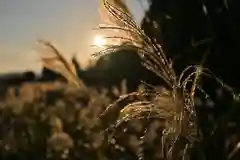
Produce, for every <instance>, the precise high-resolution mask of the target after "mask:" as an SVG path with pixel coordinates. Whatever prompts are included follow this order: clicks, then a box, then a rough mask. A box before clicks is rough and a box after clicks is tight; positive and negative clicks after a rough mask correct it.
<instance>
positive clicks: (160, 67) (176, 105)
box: [94, 0, 202, 159]
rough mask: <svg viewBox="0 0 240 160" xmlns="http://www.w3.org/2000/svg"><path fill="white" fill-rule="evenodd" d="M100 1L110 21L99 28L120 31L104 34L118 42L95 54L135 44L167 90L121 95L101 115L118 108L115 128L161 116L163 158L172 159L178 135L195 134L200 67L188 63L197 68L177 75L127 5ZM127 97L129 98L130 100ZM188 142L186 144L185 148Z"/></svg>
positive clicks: (148, 67)
mask: <svg viewBox="0 0 240 160" xmlns="http://www.w3.org/2000/svg"><path fill="white" fill-rule="evenodd" d="M101 2H102V3H101V8H100V10H101V15H103V17H102V18H103V20H104V19H106V17H108V19H110V22H111V23H108V24H107V25H100V26H99V29H100V30H102V31H116V30H118V31H120V32H117V33H121V34H120V35H119V34H117V35H116V36H107V37H105V38H106V39H119V41H120V42H121V43H120V44H115V43H108V44H106V48H107V49H105V50H102V51H100V52H98V53H96V54H94V55H95V56H96V55H97V56H101V55H105V54H109V53H111V52H113V51H115V50H117V49H119V48H120V47H130V48H134V49H136V51H137V54H139V56H140V57H141V58H142V62H143V65H144V66H145V67H146V68H147V69H149V70H150V71H152V72H154V73H155V74H156V75H158V76H159V77H160V78H162V79H163V80H164V81H165V82H166V84H167V86H166V88H167V90H162V91H157V90H154V88H153V91H151V92H149V91H142V92H136V93H131V94H128V95H124V96H121V97H120V99H119V100H117V101H116V102H115V103H114V104H112V105H110V106H109V107H108V108H107V109H106V110H105V111H104V112H103V114H102V115H101V116H104V115H106V114H108V113H109V112H110V111H111V110H114V109H115V110H118V111H119V116H118V119H117V121H116V123H115V125H114V127H115V128H117V127H118V126H119V125H121V124H122V123H123V122H126V121H130V120H133V119H151V118H158V119H163V120H164V121H165V127H164V129H163V136H162V141H163V143H164V144H163V146H164V147H163V148H165V149H164V150H165V156H166V158H168V159H171V157H172V152H173V150H174V149H175V148H174V146H175V144H176V142H177V141H178V140H179V138H180V137H184V138H186V139H189V141H190V139H192V137H194V136H197V135H196V133H197V132H196V118H195V109H194V101H193V99H194V98H193V97H194V95H195V90H196V89H197V83H198V79H199V77H200V75H201V74H202V70H199V69H198V70H197V67H194V66H191V67H192V68H196V70H195V71H194V72H192V73H191V74H190V75H189V76H185V72H186V71H183V73H182V74H181V75H180V76H179V77H178V76H177V75H176V73H175V71H174V70H173V68H172V64H171V61H170V60H169V59H168V58H167V57H166V55H165V54H164V52H163V50H162V48H161V45H159V44H157V43H156V41H155V40H153V39H151V38H150V37H148V36H147V35H146V34H145V33H144V31H143V30H142V29H141V28H140V27H139V26H138V25H137V24H136V23H135V21H134V20H133V18H132V16H131V14H130V13H129V11H128V10H127V9H126V8H123V7H121V5H119V4H117V3H114V1H109V0H101ZM108 22H109V21H108ZM114 33H116V32H114ZM114 33H113V34H114ZM108 42H110V41H108ZM191 67H189V68H191ZM189 68H187V69H186V70H188V69H189ZM133 74H134V73H133ZM183 77H187V78H183ZM189 84H190V85H191V87H190V88H189V87H188V86H189ZM149 95H151V97H152V98H150V99H149V98H144V100H143V99H142V98H143V97H147V96H148V97H149ZM133 97H134V98H133ZM140 97H141V98H140ZM133 99H134V100H133ZM129 100H131V101H130V102H129ZM123 101H128V102H129V103H128V104H127V105H123V106H122V105H121V104H124V103H123ZM101 116H100V118H101ZM188 146H189V145H186V148H187V147H188ZM184 153H185V152H184Z"/></svg>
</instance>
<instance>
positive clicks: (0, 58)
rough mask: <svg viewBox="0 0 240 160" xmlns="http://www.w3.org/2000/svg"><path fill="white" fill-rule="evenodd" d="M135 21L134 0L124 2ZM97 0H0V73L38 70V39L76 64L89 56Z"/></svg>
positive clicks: (137, 14)
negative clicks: (76, 59) (47, 43)
mask: <svg viewBox="0 0 240 160" xmlns="http://www.w3.org/2000/svg"><path fill="white" fill-rule="evenodd" d="M127 5H128V6H129V8H130V10H131V11H132V14H133V15H134V17H135V18H136V21H137V22H139V21H140V20H141V18H142V17H143V15H144V11H143V8H142V6H141V5H140V3H139V2H138V0H127ZM98 6H99V0H0V74H1V73H8V72H19V71H24V70H33V71H40V70H41V64H40V61H39V60H40V56H39V54H38V53H37V52H36V45H37V40H38V39H41V38H43V39H46V40H49V41H51V42H53V44H54V45H55V46H56V47H57V48H58V49H59V50H60V51H61V52H62V53H63V54H64V56H66V57H70V56H71V55H72V54H76V55H77V58H78V60H79V61H80V62H82V61H84V60H86V59H87V58H89V57H90V54H91V47H90V45H91V44H92V41H93V38H94V36H95V34H96V33H95V32H93V30H92V28H94V27H96V26H97V25H98V24H99V22H101V21H100V15H99V13H98Z"/></svg>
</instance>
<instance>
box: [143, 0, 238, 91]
mask: <svg viewBox="0 0 240 160" xmlns="http://www.w3.org/2000/svg"><path fill="white" fill-rule="evenodd" d="M149 2H150V8H149V10H148V11H147V12H146V16H145V18H144V19H143V21H142V28H143V29H144V31H145V32H146V33H147V34H148V35H149V36H151V37H155V38H156V39H157V41H158V42H159V43H160V44H162V46H163V48H164V50H165V51H166V53H167V54H168V56H169V57H171V58H173V59H174V60H175V61H176V64H175V70H177V71H178V72H180V71H181V69H183V68H184V66H186V65H188V64H193V63H196V62H197V63H200V62H202V63H203V65H204V67H207V68H209V69H210V70H211V71H213V72H214V73H215V74H216V75H217V76H218V77H220V78H221V79H223V80H224V81H225V82H226V83H227V84H229V85H230V86H233V87H234V88H236V89H238V90H239V89H240V85H239V79H238V78H237V76H236V74H232V73H234V72H235V73H236V70H237V68H238V67H239V65H238V58H237V55H238V53H237V52H238V51H239V45H238V37H239V33H240V32H239V13H238V12H237V8H236V6H235V5H236V3H237V1H236V0H232V1H220V0H210V1H209V0H203V1H200V0H196V1H191V0H149ZM203 59H204V61H202V60H203Z"/></svg>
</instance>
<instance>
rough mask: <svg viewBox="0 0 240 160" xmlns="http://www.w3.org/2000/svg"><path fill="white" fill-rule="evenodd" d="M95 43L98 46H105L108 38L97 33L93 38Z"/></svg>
mask: <svg viewBox="0 0 240 160" xmlns="http://www.w3.org/2000/svg"><path fill="white" fill-rule="evenodd" d="M93 43H94V45H96V46H99V47H103V46H104V45H105V44H106V40H105V39H104V38H103V36H101V35H97V36H95V37H94V39H93Z"/></svg>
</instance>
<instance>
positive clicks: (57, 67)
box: [38, 40, 87, 90]
mask: <svg viewBox="0 0 240 160" xmlns="http://www.w3.org/2000/svg"><path fill="white" fill-rule="evenodd" d="M38 42H39V44H40V45H41V46H40V49H41V50H40V54H41V61H42V65H43V66H44V67H46V68H48V69H50V70H52V71H54V72H57V73H60V74H61V75H62V76H63V77H64V78H66V80H67V81H68V83H69V84H70V85H72V86H74V87H77V88H81V89H84V90H87V88H86V86H85V85H84V83H83V82H82V81H81V79H79V77H78V75H77V70H76V68H75V66H74V65H73V64H72V63H71V62H68V61H67V60H66V59H65V58H64V57H63V56H62V53H60V52H59V51H58V49H56V47H55V46H54V45H52V44H51V43H50V42H48V41H45V40H39V41H38Z"/></svg>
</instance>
